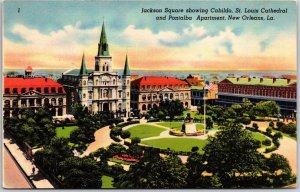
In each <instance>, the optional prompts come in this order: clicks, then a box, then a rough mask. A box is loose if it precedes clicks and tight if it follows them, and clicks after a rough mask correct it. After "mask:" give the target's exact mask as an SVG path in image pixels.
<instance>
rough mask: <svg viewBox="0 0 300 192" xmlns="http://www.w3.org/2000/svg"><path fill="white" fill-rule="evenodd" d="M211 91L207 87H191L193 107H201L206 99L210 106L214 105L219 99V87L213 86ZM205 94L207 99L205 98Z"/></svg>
mask: <svg viewBox="0 0 300 192" xmlns="http://www.w3.org/2000/svg"><path fill="white" fill-rule="evenodd" d="M212 86H213V87H212V88H211V89H207V88H206V87H205V86H201V85H199V86H191V104H192V105H193V106H200V105H202V104H204V99H205V101H206V103H208V104H214V103H215V101H216V99H217V94H218V85H216V84H213V85H212ZM204 94H205V97H204Z"/></svg>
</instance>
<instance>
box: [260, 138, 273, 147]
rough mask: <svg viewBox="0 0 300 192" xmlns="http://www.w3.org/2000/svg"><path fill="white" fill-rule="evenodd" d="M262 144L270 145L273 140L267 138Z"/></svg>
mask: <svg viewBox="0 0 300 192" xmlns="http://www.w3.org/2000/svg"><path fill="white" fill-rule="evenodd" d="M262 144H263V145H266V146H270V145H271V144H272V141H271V140H270V139H265V140H263V141H262Z"/></svg>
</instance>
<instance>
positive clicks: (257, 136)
mask: <svg viewBox="0 0 300 192" xmlns="http://www.w3.org/2000/svg"><path fill="white" fill-rule="evenodd" d="M249 132H250V134H251V136H252V137H253V139H255V140H258V141H260V142H261V146H262V147H266V145H263V144H262V142H263V141H264V140H266V139H269V140H271V141H272V139H271V138H269V137H267V136H265V135H263V134H261V133H258V132H252V131H249Z"/></svg>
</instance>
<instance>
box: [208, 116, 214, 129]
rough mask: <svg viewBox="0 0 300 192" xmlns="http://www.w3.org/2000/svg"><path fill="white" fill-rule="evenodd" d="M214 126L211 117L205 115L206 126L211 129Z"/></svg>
mask: <svg viewBox="0 0 300 192" xmlns="http://www.w3.org/2000/svg"><path fill="white" fill-rule="evenodd" d="M213 126H214V122H213V120H212V118H211V117H206V128H207V129H212V128H213Z"/></svg>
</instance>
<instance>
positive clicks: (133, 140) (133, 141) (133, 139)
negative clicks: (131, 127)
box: [131, 137, 141, 145]
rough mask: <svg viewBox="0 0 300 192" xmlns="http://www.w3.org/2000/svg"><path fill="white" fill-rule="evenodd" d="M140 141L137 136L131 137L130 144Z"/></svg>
mask: <svg viewBox="0 0 300 192" xmlns="http://www.w3.org/2000/svg"><path fill="white" fill-rule="evenodd" d="M140 142H141V139H140V138H139V137H134V138H132V139H131V144H133V145H135V144H138V143H140Z"/></svg>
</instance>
